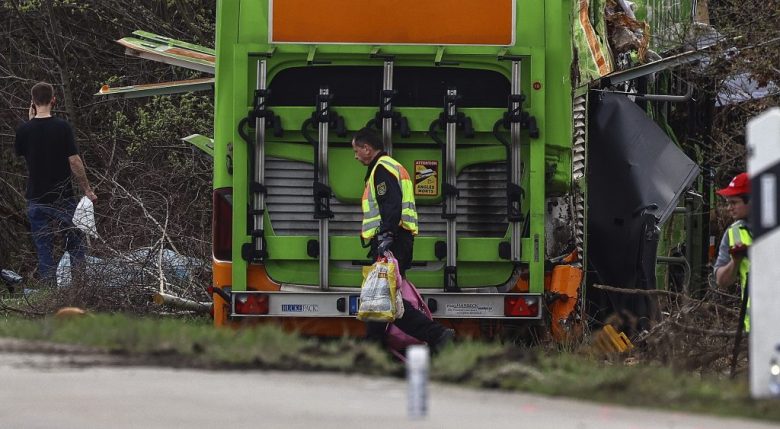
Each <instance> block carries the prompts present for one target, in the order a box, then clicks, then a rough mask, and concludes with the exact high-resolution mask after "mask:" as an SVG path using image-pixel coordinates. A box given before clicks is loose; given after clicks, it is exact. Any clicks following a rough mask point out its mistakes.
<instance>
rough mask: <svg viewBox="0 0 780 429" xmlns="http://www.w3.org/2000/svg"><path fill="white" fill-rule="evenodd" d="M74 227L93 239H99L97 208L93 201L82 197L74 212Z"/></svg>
mask: <svg viewBox="0 0 780 429" xmlns="http://www.w3.org/2000/svg"><path fill="white" fill-rule="evenodd" d="M72 221H73V225H74V226H75V227H76V228H78V229H80V230H81V231H83V232H84V233H85V234H87V235H89V236H91V237H97V236H98V233H97V227H96V226H95V206H94V204H92V200H90V199H89V198H87V197H82V198H81V200H80V201H79V204H78V205H77V206H76V211H74V212H73V219H72Z"/></svg>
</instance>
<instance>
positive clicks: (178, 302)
mask: <svg viewBox="0 0 780 429" xmlns="http://www.w3.org/2000/svg"><path fill="white" fill-rule="evenodd" d="M154 302H155V303H156V304H159V305H167V306H169V307H173V308H178V309H181V310H189V311H195V312H198V313H209V312H211V303H208V302H198V301H193V300H190V299H186V298H180V297H178V296H173V295H169V294H167V293H163V292H158V293H156V294H154Z"/></svg>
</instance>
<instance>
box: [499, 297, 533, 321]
mask: <svg viewBox="0 0 780 429" xmlns="http://www.w3.org/2000/svg"><path fill="white" fill-rule="evenodd" d="M538 315H539V297H538V296H507V297H505V298H504V316H507V317H536V316H538Z"/></svg>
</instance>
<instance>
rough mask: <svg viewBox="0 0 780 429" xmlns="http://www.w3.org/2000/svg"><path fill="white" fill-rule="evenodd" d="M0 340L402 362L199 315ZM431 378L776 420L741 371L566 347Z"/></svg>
mask: <svg viewBox="0 0 780 429" xmlns="http://www.w3.org/2000/svg"><path fill="white" fill-rule="evenodd" d="M0 337H10V338H20V339H28V340H43V341H48V342H55V343H64V344H77V345H83V346H89V347H93V348H97V349H99V350H102V351H105V352H106V353H112V354H118V355H126V356H130V357H133V358H134V362H137V363H141V364H149V365H170V366H179V367H196V368H222V369H248V368H253V369H276V370H302V371H337V372H349V373H361V374H374V375H389V376H396V377H397V376H401V375H402V374H403V367H402V366H401V365H400V364H399V363H397V362H395V361H393V360H392V359H391V358H390V357H389V355H388V354H387V353H385V352H384V351H383V350H380V349H379V348H377V347H375V346H373V345H370V344H365V343H363V342H361V341H359V340H356V339H351V338H341V339H337V340H320V339H316V338H305V337H302V336H299V335H296V334H291V333H286V332H283V331H281V330H280V329H278V328H276V327H274V326H260V327H256V328H252V329H244V330H239V331H233V330H229V329H214V328H213V327H212V326H211V324H210V321H209V320H206V319H170V318H159V319H158V318H143V319H139V318H133V317H130V316H125V315H119V314H113V315H106V314H98V315H89V316H86V317H80V318H74V319H68V320H58V319H53V318H45V319H35V320H30V319H23V318H15V317H9V318H7V319H6V320H5V323H0ZM431 377H432V379H434V380H437V381H443V382H450V383H457V384H459V385H464V384H465V385H470V386H474V387H482V388H498V389H503V390H514V391H523V392H530V393H539V394H545V395H551V396H562V397H573V398H579V399H586V400H589V401H596V402H604V403H614V404H623V405H630V406H640V407H652V408H665V409H673V410H677V411H690V412H699V413H707V414H716V415H722V416H735V417H749V418H757V419H763V420H772V421H780V407H777V402H776V401H756V400H752V399H750V397H749V394H748V385H747V376H746V375H745V374H743V375H741V376H740V377H738V378H737V379H736V380H729V379H727V378H726V377H718V376H716V375H706V376H705V375H693V374H685V373H679V372H675V371H672V370H671V369H669V368H665V367H659V366H656V365H650V364H643V363H640V364H637V365H631V366H628V365H624V364H623V363H622V362H617V361H612V362H610V361H603V360H598V359H592V358H589V357H587V356H581V355H576V354H571V353H559V352H551V351H541V350H529V349H521V348H518V347H513V346H506V345H501V344H497V343H485V342H474V341H465V342H460V343H456V344H454V345H453V346H451V347H449V348H447V349H445V350H444V351H442V353H441V354H440V355H438V356H436V357H435V358H434V360H433V363H432V371H431Z"/></svg>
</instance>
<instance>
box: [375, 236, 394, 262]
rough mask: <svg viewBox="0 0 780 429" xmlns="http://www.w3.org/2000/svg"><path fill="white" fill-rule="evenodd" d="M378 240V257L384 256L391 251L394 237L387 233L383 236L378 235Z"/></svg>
mask: <svg viewBox="0 0 780 429" xmlns="http://www.w3.org/2000/svg"><path fill="white" fill-rule="evenodd" d="M376 239H377V247H376V253H377V256H384V255H385V252H387V251H388V250H390V246H392V245H393V235H392V234H391V233H389V232H385V233H383V234H379V235H377V237H376Z"/></svg>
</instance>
